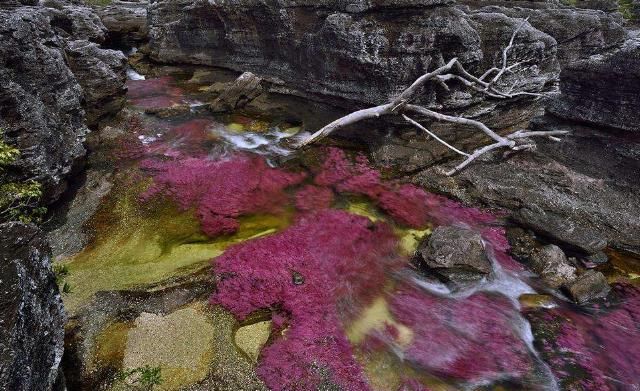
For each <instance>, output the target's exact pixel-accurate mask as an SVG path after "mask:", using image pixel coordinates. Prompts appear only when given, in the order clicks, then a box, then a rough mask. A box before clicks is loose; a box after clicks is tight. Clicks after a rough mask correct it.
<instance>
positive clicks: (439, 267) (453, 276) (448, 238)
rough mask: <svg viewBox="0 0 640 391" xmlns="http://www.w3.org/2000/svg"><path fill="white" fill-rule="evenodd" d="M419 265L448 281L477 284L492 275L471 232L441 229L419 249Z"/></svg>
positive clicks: (481, 246) (477, 237) (476, 235)
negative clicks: (477, 281) (473, 281)
mask: <svg viewBox="0 0 640 391" xmlns="http://www.w3.org/2000/svg"><path fill="white" fill-rule="evenodd" d="M418 255H419V259H420V261H419V262H420V265H421V266H424V267H426V268H427V269H428V270H430V271H433V272H435V273H436V274H438V275H439V276H441V277H443V278H444V279H445V280H447V281H454V282H465V281H469V280H476V279H479V278H482V277H483V276H485V275H487V274H489V273H491V270H492V267H491V261H489V258H488V257H487V255H486V254H485V250H484V244H483V241H482V236H481V235H480V234H479V233H477V232H474V231H472V230H469V229H466V228H460V227H455V226H441V227H437V228H436V229H434V230H433V233H432V234H431V236H429V238H428V240H425V241H423V242H422V243H421V244H420V247H418Z"/></svg>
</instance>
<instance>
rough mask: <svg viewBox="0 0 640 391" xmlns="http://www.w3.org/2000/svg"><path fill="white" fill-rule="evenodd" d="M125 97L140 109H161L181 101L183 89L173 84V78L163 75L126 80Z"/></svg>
mask: <svg viewBox="0 0 640 391" xmlns="http://www.w3.org/2000/svg"><path fill="white" fill-rule="evenodd" d="M127 90H128V92H127V97H128V98H129V101H130V102H131V103H132V104H133V105H134V106H137V107H140V108H142V109H162V108H167V107H171V106H173V105H176V104H179V103H182V101H183V98H184V91H183V90H182V89H180V88H178V87H176V86H175V85H174V81H173V78H171V77H170V76H164V77H159V78H153V79H146V80H128V81H127Z"/></svg>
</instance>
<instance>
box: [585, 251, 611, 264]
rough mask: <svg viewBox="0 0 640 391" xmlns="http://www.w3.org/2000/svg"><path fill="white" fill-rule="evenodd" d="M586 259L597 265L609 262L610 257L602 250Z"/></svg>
mask: <svg viewBox="0 0 640 391" xmlns="http://www.w3.org/2000/svg"><path fill="white" fill-rule="evenodd" d="M585 260H586V261H587V262H590V263H593V264H596V265H601V264H603V263H607V262H609V257H608V256H607V254H606V253H605V252H604V251H600V252H597V253H595V254H591V255H588V256H587V257H586V258H585Z"/></svg>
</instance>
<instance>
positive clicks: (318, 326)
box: [211, 210, 398, 391]
mask: <svg viewBox="0 0 640 391" xmlns="http://www.w3.org/2000/svg"><path fill="white" fill-rule="evenodd" d="M396 245H397V241H396V239H395V238H394V235H393V233H392V231H391V229H390V228H389V227H388V226H387V225H385V224H383V223H377V224H374V223H372V222H371V221H369V220H368V219H367V218H365V217H361V216H355V215H351V214H349V213H347V212H344V211H338V210H325V211H321V212H317V213H311V214H307V215H305V216H303V217H301V218H300V219H299V220H298V221H297V222H296V223H295V224H294V225H293V226H291V227H290V228H288V229H287V230H285V231H283V232H281V233H278V234H275V235H272V236H269V237H265V238H261V239H257V240H254V241H250V242H245V243H242V244H239V245H236V246H234V247H232V248H230V249H229V250H227V251H226V252H225V254H223V255H221V256H220V257H218V258H216V259H215V260H214V270H215V273H216V275H217V277H218V283H217V289H216V292H215V293H214V295H213V296H212V297H211V303H212V304H216V305H222V306H223V307H225V308H226V309H228V310H229V311H231V312H232V313H233V314H234V315H235V316H236V317H238V318H239V319H243V318H245V317H246V316H247V315H249V314H251V313H252V312H254V311H257V310H265V309H268V310H270V311H272V313H273V314H274V315H273V321H274V325H275V326H276V328H281V329H282V334H281V335H279V334H277V333H276V334H277V335H278V336H277V337H275V339H274V340H273V342H272V343H271V344H270V345H268V346H266V347H265V348H263V350H262V352H261V355H260V359H259V364H258V368H257V373H258V374H259V376H260V377H261V378H262V379H263V380H264V382H265V383H266V384H267V386H268V387H269V388H270V389H273V390H314V389H318V387H322V386H327V387H329V386H331V385H334V386H336V385H337V386H339V387H341V388H342V389H345V390H353V391H358V390H368V389H369V386H368V384H367V382H366V380H365V378H364V375H363V373H362V370H361V368H360V366H359V364H358V363H357V362H356V360H355V359H354V357H353V354H352V350H351V346H350V344H349V341H348V340H347V338H346V336H345V333H344V329H343V321H344V320H345V319H348V318H349V317H350V316H352V315H353V314H354V313H356V312H358V310H359V309H360V308H361V306H362V305H364V304H366V303H368V302H370V301H371V299H372V298H373V297H374V296H375V295H377V294H380V292H381V291H382V289H383V286H384V282H385V278H386V277H385V276H386V273H388V272H389V271H390V270H393V269H394V267H395V266H396V265H398V259H396V258H395V257H394V255H393V254H394V250H395V248H396Z"/></svg>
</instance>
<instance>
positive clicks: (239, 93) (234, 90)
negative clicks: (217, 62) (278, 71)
mask: <svg viewBox="0 0 640 391" xmlns="http://www.w3.org/2000/svg"><path fill="white" fill-rule="evenodd" d="M263 92H264V88H263V87H262V79H261V78H259V77H257V76H256V75H254V74H253V73H251V72H245V73H243V74H242V75H240V76H239V77H238V78H237V79H236V81H234V82H233V83H230V84H229V85H228V86H227V87H226V88H225V89H224V90H223V91H222V93H220V95H219V96H218V97H217V98H216V99H215V100H214V101H213V102H211V104H210V105H209V108H210V109H211V111H213V112H220V111H228V110H235V109H239V108H242V107H244V106H245V105H246V104H247V103H249V102H251V101H252V100H253V99H255V98H256V97H258V96H259V95H260V94H262V93H263Z"/></svg>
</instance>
